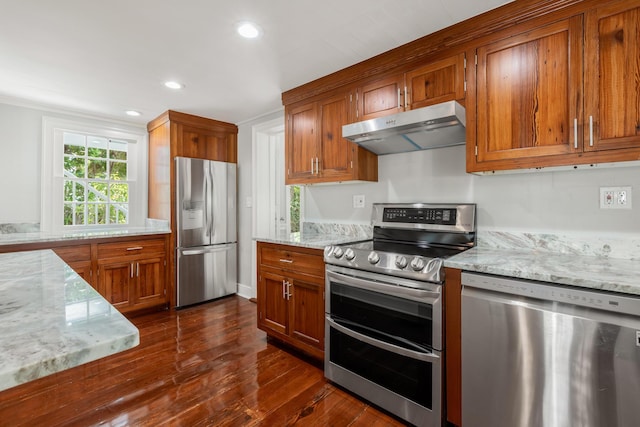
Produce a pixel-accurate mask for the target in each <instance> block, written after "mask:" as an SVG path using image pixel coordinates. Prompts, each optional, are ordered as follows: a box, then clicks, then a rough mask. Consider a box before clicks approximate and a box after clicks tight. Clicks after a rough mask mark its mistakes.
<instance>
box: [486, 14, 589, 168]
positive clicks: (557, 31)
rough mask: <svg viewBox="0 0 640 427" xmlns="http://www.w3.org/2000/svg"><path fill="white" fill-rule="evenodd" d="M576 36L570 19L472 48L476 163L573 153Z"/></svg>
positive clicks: (577, 21)
mask: <svg viewBox="0 0 640 427" xmlns="http://www.w3.org/2000/svg"><path fill="white" fill-rule="evenodd" d="M581 37H582V19H581V17H575V18H572V19H570V20H564V21H561V22H558V23H555V24H552V25H548V26H545V27H543V28H539V29H535V30H532V31H529V32H527V33H524V34H520V35H517V36H514V37H510V38H508V39H504V40H500V41H497V42H494V43H491V44H489V45H487V46H483V47H481V48H479V49H478V51H477V55H478V67H477V82H478V83H477V100H478V101H477V102H478V105H477V111H478V124H477V137H476V144H477V147H478V154H477V161H478V162H479V163H481V162H485V161H492V160H503V159H515V158H525V157H526V158H531V157H536V156H549V155H558V154H567V153H572V152H574V151H575V150H576V148H575V144H574V142H575V140H574V139H575V135H574V132H573V129H574V126H573V123H574V119H575V118H577V117H578V116H579V115H581V114H582V109H581V107H580V99H579V94H580V92H581V88H582V73H581V68H582V66H581V64H582V54H581V52H582V50H581V49H579V48H578V47H579V46H580V40H581Z"/></svg>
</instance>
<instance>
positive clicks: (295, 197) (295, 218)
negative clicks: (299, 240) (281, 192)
mask: <svg viewBox="0 0 640 427" xmlns="http://www.w3.org/2000/svg"><path fill="white" fill-rule="evenodd" d="M289 191H290V200H291V204H290V215H291V232H292V233H297V232H299V231H300V186H298V185H292V186H290V187H289Z"/></svg>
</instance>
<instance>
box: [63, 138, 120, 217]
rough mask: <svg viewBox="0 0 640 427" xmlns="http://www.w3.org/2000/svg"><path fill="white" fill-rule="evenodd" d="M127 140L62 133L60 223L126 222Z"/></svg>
mask: <svg viewBox="0 0 640 427" xmlns="http://www.w3.org/2000/svg"><path fill="white" fill-rule="evenodd" d="M127 154H128V152H127V142H126V141H115V140H110V139H107V138H102V137H95V136H90V135H82V134H75V133H68V132H65V133H64V165H63V167H64V184H63V188H64V225H107V224H127V223H128V221H129V184H128V183H127V161H128V155H127Z"/></svg>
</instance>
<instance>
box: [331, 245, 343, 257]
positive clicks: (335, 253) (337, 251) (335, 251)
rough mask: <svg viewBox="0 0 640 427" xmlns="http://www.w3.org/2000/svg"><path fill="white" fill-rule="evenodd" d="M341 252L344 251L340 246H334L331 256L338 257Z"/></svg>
mask: <svg viewBox="0 0 640 427" xmlns="http://www.w3.org/2000/svg"><path fill="white" fill-rule="evenodd" d="M343 253H344V251H343V250H342V248H341V247H340V246H336V247H335V248H334V249H333V256H334V257H336V258H340V257H341V256H342V254H343Z"/></svg>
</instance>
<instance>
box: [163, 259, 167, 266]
mask: <svg viewBox="0 0 640 427" xmlns="http://www.w3.org/2000/svg"><path fill="white" fill-rule="evenodd" d="M164 266H165V267H166V266H167V260H166V259H165V260H164Z"/></svg>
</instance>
